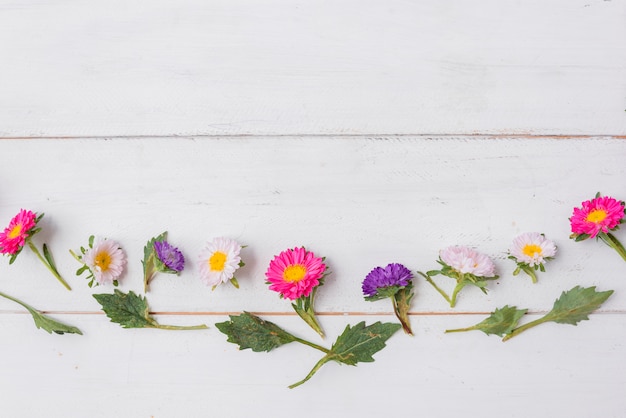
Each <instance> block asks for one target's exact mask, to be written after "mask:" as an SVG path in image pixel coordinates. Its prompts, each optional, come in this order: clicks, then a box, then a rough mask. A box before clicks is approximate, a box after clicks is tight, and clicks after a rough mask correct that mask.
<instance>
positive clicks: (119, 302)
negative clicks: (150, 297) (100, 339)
mask: <svg viewBox="0 0 626 418" xmlns="http://www.w3.org/2000/svg"><path fill="white" fill-rule="evenodd" d="M93 297H94V298H95V299H96V300H97V301H98V303H99V304H100V305H102V310H103V311H104V313H106V315H107V316H108V317H109V319H110V320H111V322H115V323H116V324H120V325H121V326H122V328H145V327H152V326H154V325H155V321H154V319H152V318H151V317H150V313H149V308H148V303H147V302H146V299H145V298H144V297H142V296H139V295H137V294H136V293H134V292H133V291H129V292H128V293H123V292H121V291H119V290H117V289H115V293H113V294H106V293H104V294H99V295H93Z"/></svg>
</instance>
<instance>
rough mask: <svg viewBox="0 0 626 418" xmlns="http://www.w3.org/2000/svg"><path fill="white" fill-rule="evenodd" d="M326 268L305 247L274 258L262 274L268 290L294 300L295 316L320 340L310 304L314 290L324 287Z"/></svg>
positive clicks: (319, 330) (318, 329) (319, 332)
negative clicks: (316, 334) (302, 320)
mask: <svg viewBox="0 0 626 418" xmlns="http://www.w3.org/2000/svg"><path fill="white" fill-rule="evenodd" d="M325 273H326V264H324V259H323V258H321V257H316V256H315V254H313V253H312V252H310V251H307V250H305V249H304V247H300V248H294V249H289V250H285V251H283V252H281V253H280V254H279V255H277V256H275V257H274V259H273V260H272V261H271V262H270V265H269V267H268V269H267V272H266V273H265V277H267V282H266V283H267V284H269V285H270V290H273V291H275V292H278V293H280V297H281V298H285V299H290V300H295V301H296V303H293V304H292V306H293V308H294V309H295V311H296V313H297V314H298V315H300V317H301V318H302V319H304V321H305V322H306V323H307V324H309V326H311V327H312V328H313V329H314V330H315V331H316V332H317V333H318V334H320V335H321V336H322V337H323V336H324V333H323V332H322V329H321V327H320V326H319V324H318V323H317V319H316V318H315V312H314V310H313V303H314V299H315V292H316V290H317V288H318V287H319V286H321V285H323V284H324V277H325Z"/></svg>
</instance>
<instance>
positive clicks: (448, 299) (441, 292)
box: [417, 271, 452, 306]
mask: <svg viewBox="0 0 626 418" xmlns="http://www.w3.org/2000/svg"><path fill="white" fill-rule="evenodd" d="M417 274H420V275H422V276H423V277H424V278H425V279H426V281H427V282H428V283H430V284H431V285H432V286H433V287H434V288H435V289H436V290H437V292H439V294H440V295H441V296H443V297H444V299H445V300H447V301H448V303H449V304H451V306H452V301H451V300H450V296H448V295H447V294H446V292H444V291H443V290H442V289H440V288H439V286H437V285H436V284H435V282H434V281H433V279H431V278H430V276H429V275H427V274H424V273H422V272H421V271H418V272H417Z"/></svg>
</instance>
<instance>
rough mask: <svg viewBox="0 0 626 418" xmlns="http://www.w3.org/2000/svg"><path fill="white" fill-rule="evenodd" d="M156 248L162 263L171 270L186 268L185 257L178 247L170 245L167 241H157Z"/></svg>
mask: <svg viewBox="0 0 626 418" xmlns="http://www.w3.org/2000/svg"><path fill="white" fill-rule="evenodd" d="M154 250H155V251H156V256H157V258H158V259H159V260H160V261H161V263H163V264H165V267H167V268H168V269H170V270H174V271H176V272H181V271H183V268H185V257H184V256H183V253H181V252H180V251H179V250H178V248H176V247H174V246H172V245H170V244H169V243H168V242H167V241H156V242H155V243H154Z"/></svg>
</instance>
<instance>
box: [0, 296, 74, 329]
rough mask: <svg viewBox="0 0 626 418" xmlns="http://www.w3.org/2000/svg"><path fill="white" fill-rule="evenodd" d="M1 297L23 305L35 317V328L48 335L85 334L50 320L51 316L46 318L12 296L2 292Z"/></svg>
mask: <svg viewBox="0 0 626 418" xmlns="http://www.w3.org/2000/svg"><path fill="white" fill-rule="evenodd" d="M0 296H2V297H4V298H7V299H9V300H12V301H13V302H15V303H18V304H20V305H22V306H23V307H24V308H26V310H28V312H29V313H30V314H31V316H32V317H33V320H34V321H35V326H36V327H37V328H39V329H43V330H44V331H46V332H47V333H48V334H52V333H53V332H54V333H56V334H80V335H83V333H82V332H81V331H80V330H79V329H78V328H76V327H73V326H71V325H67V324H64V323H62V322H59V321H55V320H54V319H52V318H50V317H49V316H46V315H44V314H42V313H41V312H39V311H37V310H36V309H35V308H33V307H32V306H30V305H28V304H26V303H24V302H22V301H21V300H19V299H16V298H14V297H12V296H9V295H7V294H5V293H2V292H0Z"/></svg>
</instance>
